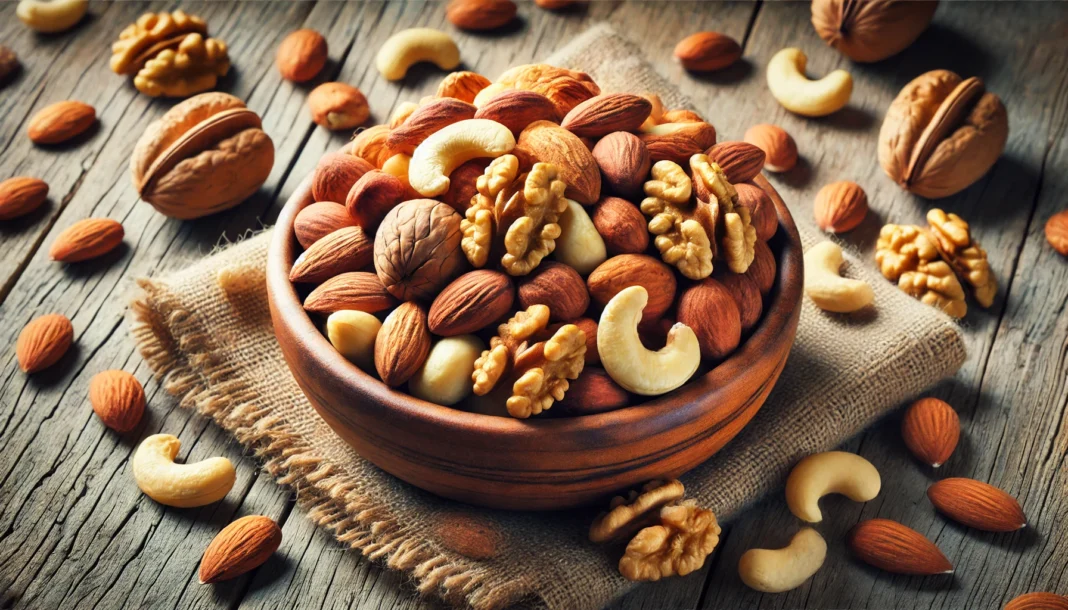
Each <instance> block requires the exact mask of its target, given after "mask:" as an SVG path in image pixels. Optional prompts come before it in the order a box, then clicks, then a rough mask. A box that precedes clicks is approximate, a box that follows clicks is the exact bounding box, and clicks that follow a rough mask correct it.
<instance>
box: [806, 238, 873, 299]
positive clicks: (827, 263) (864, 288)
mask: <svg viewBox="0 0 1068 610" xmlns="http://www.w3.org/2000/svg"><path fill="white" fill-rule="evenodd" d="M841 266H842V248H840V247H839V246H838V244H835V243H834V242H829V241H824V242H820V243H818V244H816V245H815V246H812V247H811V248H809V249H808V252H805V294H807V295H808V297H809V298H810V299H812V302H813V303H815V304H816V305H817V306H818V307H819V308H820V309H823V310H825V311H834V312H838V313H848V312H851V311H856V310H858V309H860V308H862V307H866V306H868V305H871V303H872V301H874V300H875V293H874V292H872V289H871V286H869V285H867V284H866V283H864V282H863V281H861V280H852V279H848V278H844V277H842V276H840V275H838V269H839V267H841Z"/></svg>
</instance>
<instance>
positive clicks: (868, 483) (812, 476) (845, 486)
mask: <svg viewBox="0 0 1068 610" xmlns="http://www.w3.org/2000/svg"><path fill="white" fill-rule="evenodd" d="M881 487H882V479H881V478H880V477H879V471H878V470H876V469H875V466H872V464H871V462H869V461H868V460H866V459H864V458H862V457H860V456H859V455H856V454H855V453H846V452H844V451H827V452H824V453H815V454H813V455H810V456H808V457H806V458H804V459H802V460H801V461H800V462H798V463H797V465H796V466H794V468H793V470H791V471H790V476H789V477H787V479H786V504H787V505H789V507H790V512H792V513H793V514H794V516H796V517H797V518H798V519H801V520H802V521H805V522H807V523H819V522H820V521H823V513H822V512H820V506H819V500H820V498H822V497H823V496H825V495H827V494H842V495H844V496H846V497H847V498H849V499H850V500H852V501H854V502H867V501H869V500H872V499H874V498H875V496H877V495H879V489H880V488H881Z"/></svg>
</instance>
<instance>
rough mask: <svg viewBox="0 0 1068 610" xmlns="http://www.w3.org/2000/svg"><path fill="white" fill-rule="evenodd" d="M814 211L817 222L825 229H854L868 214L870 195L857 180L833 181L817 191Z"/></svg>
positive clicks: (844, 230) (840, 230) (832, 230)
mask: <svg viewBox="0 0 1068 610" xmlns="http://www.w3.org/2000/svg"><path fill="white" fill-rule="evenodd" d="M813 212H814V213H815V215H816V224H818V225H819V227H820V228H821V229H823V230H824V231H828V232H830V233H844V232H846V231H852V230H853V229H855V228H857V227H858V226H860V223H861V222H863V221H864V217H865V216H866V215H867V214H868V196H867V195H866V194H865V193H864V189H862V188H860V185H858V184H857V183H856V182H849V181H848V180H842V181H839V182H832V183H830V184H828V185H826V186H824V187H823V188H821V189H820V190H819V192H818V193H816V200H815V202H814V203H813Z"/></svg>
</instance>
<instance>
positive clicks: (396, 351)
mask: <svg viewBox="0 0 1068 610" xmlns="http://www.w3.org/2000/svg"><path fill="white" fill-rule="evenodd" d="M429 353H430V331H429V330H428V329H427V321H426V312H424V311H423V308H422V307H420V306H419V305H417V304H415V303H413V302H410V301H409V302H407V303H401V304H400V306H399V307H397V308H396V309H394V310H393V311H392V312H391V313H390V314H389V315H388V316H386V319H385V320H384V321H383V322H382V328H381V329H379V331H378V337H377V338H376V339H375V369H376V370H377V371H378V376H379V377H381V378H382V383H384V384H386V385H388V386H389V387H391V388H395V387H397V386H399V385H401V384H402V383H404V382H405V381H408V379H409V378H411V376H412V375H414V374H415V373H416V371H418V370H419V367H421V366H423V363H424V362H426V357H427V354H429Z"/></svg>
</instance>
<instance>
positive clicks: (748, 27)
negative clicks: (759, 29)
mask: <svg viewBox="0 0 1068 610" xmlns="http://www.w3.org/2000/svg"><path fill="white" fill-rule="evenodd" d="M762 6H764V0H757V1H756V5H754V6H753V14H752V15H750V16H749V23H747V24H745V36H742V53H743V54H744V53H745V48H746V46H747V45H748V44H749V35H750V34H752V33H753V28H755V27H756V20H757V15H759V14H760V7H762Z"/></svg>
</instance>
